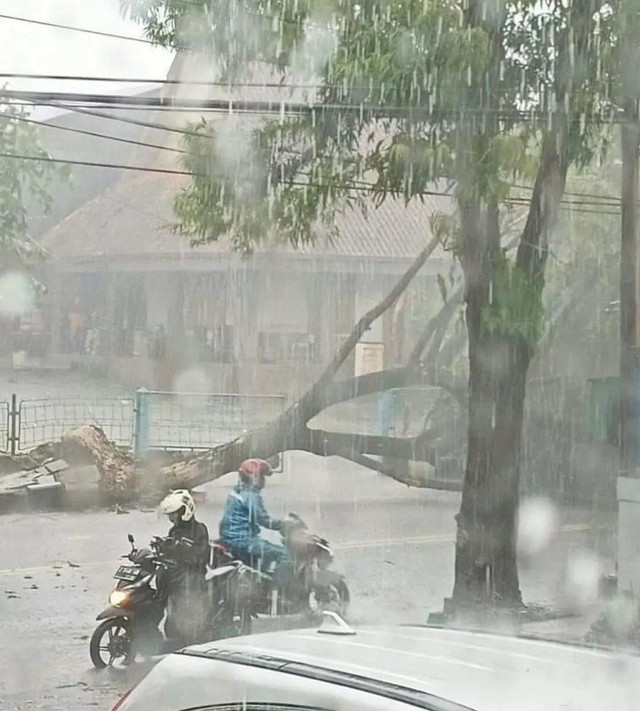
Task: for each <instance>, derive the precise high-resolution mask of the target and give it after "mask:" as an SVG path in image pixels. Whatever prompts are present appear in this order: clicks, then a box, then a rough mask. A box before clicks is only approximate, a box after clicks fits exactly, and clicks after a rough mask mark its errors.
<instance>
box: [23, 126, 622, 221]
mask: <svg viewBox="0 0 640 711" xmlns="http://www.w3.org/2000/svg"><path fill="white" fill-rule="evenodd" d="M14 118H15V119H16V120H18V121H21V122H24V123H28V124H33V125H37V126H42V127H44V128H49V129H54V130H59V131H66V132H68V133H76V134H80V135H85V136H91V137H94V138H98V139H101V140H106V141H114V142H117V143H124V144H129V145H133V146H137V147H141V148H149V149H153V150H160V151H167V152H170V153H175V154H179V155H186V151H184V150H183V149H180V148H173V147H171V146H164V145H161V144H157V143H148V142H145V141H137V140H135V139H130V138H124V137H121V136H111V135H109V134H105V133H99V132H97V131H88V130H85V129H81V128H73V127H71V126H59V125H57V124H52V123H48V122H44V121H37V120H35V119H30V118H26V117H24V116H16V117H14ZM158 128H159V127H158ZM187 133H188V132H187ZM191 135H197V134H191ZM201 137H202V138H212V137H211V136H201ZM353 184H354V185H362V186H364V187H367V188H371V187H372V186H371V183H367V182H366V181H364V180H353ZM511 187H512V188H516V189H518V190H532V188H531V186H528V185H518V184H513V185H511ZM447 194H449V193H442V196H445V195H447ZM563 194H564V195H565V196H569V197H578V198H585V199H584V200H571V201H570V202H571V205H574V206H579V205H585V206H592V207H595V205H594V200H596V201H598V203H597V205H598V206H600V207H613V208H615V207H619V206H620V199H619V198H616V197H615V196H613V195H594V194H590V193H579V192H570V191H565V192H564V193H563ZM509 199H510V200H516V199H518V198H515V197H512V198H509ZM522 200H526V199H525V198H522Z"/></svg>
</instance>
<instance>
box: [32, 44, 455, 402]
mask: <svg viewBox="0 0 640 711" xmlns="http://www.w3.org/2000/svg"><path fill="white" fill-rule="evenodd" d="M192 54H193V53H192ZM192 54H189V55H186V54H179V55H178V56H177V57H176V59H175V61H174V65H173V67H172V68H171V70H170V72H169V77H168V78H169V79H171V80H173V81H175V80H179V81H183V80H186V81H185V83H180V84H168V85H166V86H165V87H164V88H163V89H162V91H163V93H164V95H169V96H170V97H173V98H180V97H181V96H185V95H186V96H187V97H188V98H190V99H193V98H196V99H199V98H227V99H228V98H229V96H230V94H229V91H228V88H227V87H224V86H220V85H219V84H216V83H215V82H213V83H207V82H211V71H210V69H208V68H207V67H208V65H207V63H206V62H203V61H201V59H198V58H197V57H194V56H192ZM256 72H257V73H256V74H255V75H254V78H253V80H254V81H253V83H252V84H251V86H250V88H245V89H244V90H241V91H240V92H239V93H234V94H233V98H239V99H242V98H251V99H259V100H269V101H278V100H280V99H285V98H286V99H288V100H300V99H301V98H305V99H308V98H309V97H308V96H304V97H300V96H297V95H295V91H294V92H293V95H292V92H291V90H289V89H286V88H283V87H278V86H275V85H274V84H273V78H272V77H267V76H263V77H262V76H258V74H259V71H258V69H256ZM262 79H264V80H265V81H264V84H265V85H264V86H259V87H257V86H256V85H255V83H256V82H259V81H261V80H262ZM267 79H271V83H270V82H269V81H267ZM87 118H89V117H87ZM198 118H199V116H198V114H197V113H194V112H193V111H190V112H187V111H181V110H171V111H160V110H158V111H154V110H152V109H149V110H145V111H140V110H136V111H135V120H136V122H137V123H136V124H135V125H139V124H146V126H147V129H146V131H145V132H144V137H143V140H142V141H141V140H140V137H137V138H136V140H138V142H139V143H140V142H142V143H151V144H154V145H156V146H157V145H159V144H161V145H163V146H164V147H165V148H169V151H166V150H156V149H152V148H149V147H148V146H140V145H137V146H134V147H133V148H129V146H130V145H131V144H124V146H125V147H124V148H123V147H122V145H123V144H116V145H117V146H119V149H120V150H129V153H128V154H127V155H126V156H121V158H120V160H121V161H123V162H126V163H127V164H128V165H138V166H146V167H165V168H166V167H168V168H172V169H175V168H179V167H180V162H179V158H178V157H177V156H176V153H175V148H176V147H179V146H180V138H181V136H180V134H179V131H178V132H176V131H175V129H176V128H177V129H180V128H184V126H185V124H186V123H187V122H188V121H190V120H194V119H198ZM209 118H212V119H215V120H216V121H217V124H216V125H217V127H219V130H224V131H225V135H226V136H227V137H228V144H229V146H230V148H229V149H228V150H230V151H231V152H232V153H233V157H234V158H235V159H237V158H238V155H237V151H239V150H241V149H242V147H243V146H244V148H245V149H246V147H247V145H248V144H247V139H248V137H249V136H250V133H251V129H252V127H253V126H254V125H255V120H256V119H255V117H254V118H251V117H246V116H238V115H231V116H230V115H229V114H221V113H220V112H218V113H217V114H212V115H210V116H209ZM99 120H100V121H102V122H103V123H102V124H101V132H104V133H108V134H112V133H113V129H108V128H107V127H105V126H104V119H102V118H100V119H99ZM112 123H114V124H117V123H118V122H117V121H113V122H112ZM125 125H127V124H126V123H125ZM159 125H161V126H164V127H165V129H161V128H158V126H159ZM167 129H168V130H167ZM172 129H173V130H172ZM95 140H96V141H98V143H96V144H95V145H96V146H99V149H98V150H97V151H96V155H95V156H94V158H95V157H96V156H97V157H99V158H100V159H101V161H104V162H112V163H115V162H116V161H115V160H114V159H113V158H112V155H111V153H110V152H107V151H108V150H109V151H110V148H109V146H110V143H109V142H107V141H105V140H104V139H95ZM172 150H173V151H174V152H172ZM241 157H242V160H243V161H245V160H246V161H250V160H251V155H250V151H249V152H245V153H244V154H242V156H241ZM85 159H86V156H85ZM102 170H103V169H102ZM185 180H186V178H185V177H183V176H180V175H165V174H161V173H144V172H138V173H129V174H127V175H126V177H123V176H122V174H120V175H119V176H118V180H116V181H110V182H109V183H108V184H105V185H103V186H102V187H101V189H99V190H95V191H94V194H93V196H91V197H90V196H87V200H86V202H85V203H84V204H82V205H76V206H75V209H74V210H73V211H72V212H70V213H69V214H66V215H65V216H64V219H62V220H61V221H60V222H59V223H58V224H56V225H55V226H53V227H51V228H50V229H49V230H48V231H46V232H45V233H44V234H42V235H40V236H39V240H40V241H41V243H42V245H43V246H44V247H45V248H46V249H47V250H48V251H49V253H50V260H49V263H48V275H47V284H48V288H49V293H48V299H47V304H46V307H45V308H46V318H45V322H46V323H47V324H48V327H47V338H46V343H47V345H46V352H47V358H48V359H49V360H50V361H51V360H54V361H55V360H61V361H63V362H66V363H68V362H69V361H70V360H72V361H77V362H81V363H85V364H86V365H91V366H95V367H100V368H101V369H103V370H104V371H106V372H108V373H110V374H112V375H114V376H116V377H118V378H120V379H122V380H125V381H126V382H127V383H128V384H130V385H132V386H142V385H145V386H147V387H150V388H164V389H172V388H175V387H177V383H179V382H181V383H182V384H184V382H185V381H184V380H183V381H179V380H178V379H179V376H180V375H181V374H184V373H185V372H191V371H193V370H194V369H196V370H197V372H198V373H199V374H200V375H201V376H202V378H204V381H205V382H206V388H207V389H208V390H209V391H217V392H242V393H265V394H269V393H274V394H275V393H277V394H285V395H287V396H288V397H295V396H296V395H298V394H300V392H302V391H303V390H304V389H305V388H306V387H308V385H309V384H310V383H311V382H313V380H314V378H315V377H316V375H317V374H318V373H319V372H320V370H321V369H322V367H323V365H324V364H325V363H326V362H327V360H328V359H329V358H330V357H331V356H332V354H333V352H334V351H335V348H336V346H337V344H338V343H339V342H340V341H341V339H342V338H343V337H344V336H345V335H346V334H348V333H349V332H350V331H351V329H352V327H353V325H354V323H355V319H356V318H357V317H358V316H359V315H361V314H362V313H364V312H365V311H366V310H368V309H369V308H371V306H372V305H373V304H375V303H377V301H379V300H380V298H382V296H383V295H384V294H385V293H386V291H387V290H388V289H389V288H390V287H391V286H392V285H393V283H395V281H396V280H397V279H398V277H399V276H400V275H401V274H402V273H403V272H404V271H405V270H406V269H407V267H408V266H409V265H410V264H411V262H412V261H413V260H414V259H415V257H416V256H417V255H418V254H419V252H420V251H421V250H422V249H423V248H424V247H425V246H426V244H427V243H428V241H429V240H430V239H431V234H430V228H429V224H430V217H431V216H432V214H433V213H434V211H440V212H450V211H451V210H452V209H453V204H452V199H451V198H449V197H431V198H429V199H426V200H425V201H424V202H419V201H415V202H414V203H412V204H410V205H409V206H408V207H406V206H405V205H404V203H403V202H402V201H400V200H391V199H389V200H387V201H386V202H385V203H384V204H383V205H382V207H380V208H379V209H373V207H372V208H371V209H369V210H368V211H367V216H365V215H364V214H362V213H361V212H359V211H356V210H347V211H345V212H344V213H343V214H342V215H341V216H340V217H339V218H338V225H337V227H338V230H339V236H338V237H337V238H335V239H334V240H333V241H330V240H328V239H326V238H324V237H323V236H322V235H320V236H319V238H318V239H317V240H316V242H315V244H313V245H306V246H303V247H301V248H300V249H298V250H297V251H294V250H293V249H292V248H290V247H286V246H283V245H281V244H277V243H276V241H274V240H271V241H269V240H265V242H264V244H263V245H261V246H260V247H259V248H258V249H257V250H256V253H255V254H254V255H253V256H251V257H249V258H244V259H243V258H242V257H241V256H239V255H238V254H236V253H235V252H234V251H233V250H232V249H231V247H230V245H229V244H228V242H227V241H226V240H225V239H220V240H219V241H217V242H215V243H212V244H210V245H207V246H202V247H197V248H192V247H191V246H190V245H189V242H188V240H186V239H185V238H180V237H178V236H176V235H175V234H173V232H172V231H171V229H170V223H172V222H173V221H174V218H173V212H172V210H173V202H174V198H175V195H176V194H177V193H178V191H179V190H180V187H181V185H182V184H183V181H185ZM450 267H451V257H450V256H449V255H448V254H445V253H444V252H441V253H440V254H439V255H438V256H434V257H432V258H431V259H430V260H429V262H428V263H427V265H426V266H425V267H424V268H423V270H422V271H421V273H420V277H419V283H421V284H422V286H423V287H424V288H427V289H429V288H430V286H431V285H432V286H433V287H434V288H433V293H434V294H437V293H438V292H437V289H436V288H435V279H436V276H437V275H438V274H446V273H448V271H449V269H450ZM410 308H411V307H410V306H407V304H406V302H405V307H404V308H403V307H402V304H399V305H398V307H397V308H396V309H395V310H394V311H393V312H389V313H388V314H386V315H385V317H384V318H383V319H380V322H379V323H376V324H375V325H374V327H373V328H372V329H371V331H369V332H368V333H367V334H366V335H365V337H364V339H363V340H364V341H365V343H366V345H363V346H360V347H359V348H358V350H357V352H356V354H355V355H354V357H353V358H352V359H351V362H350V363H349V364H348V366H346V367H349V368H351V372H352V373H353V372H363V370H372V369H373V370H375V369H378V368H380V367H382V366H383V365H389V364H394V363H397V362H401V360H402V357H403V356H405V355H406V354H407V353H408V351H409V349H410V348H411V345H412V341H413V340H414V338H413V335H414V334H413V332H412V329H413V331H415V330H416V329H417V328H419V325H417V324H416V321H415V319H413V320H412V319H408V318H406V315H407V314H406V312H407V311H408V310H409V309H410Z"/></svg>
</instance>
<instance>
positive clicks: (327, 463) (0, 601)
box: [0, 454, 610, 711]
mask: <svg viewBox="0 0 640 711" xmlns="http://www.w3.org/2000/svg"><path fill="white" fill-rule="evenodd" d="M293 472H295V473H296V474H295V476H294V475H293ZM232 484H233V479H232V478H231V477H227V478H225V479H223V480H221V481H219V482H216V483H215V484H212V485H209V486H208V487H206V492H207V501H206V503H204V504H202V505H201V507H200V512H199V515H200V518H201V519H202V520H204V521H205V523H206V524H207V525H208V526H209V528H210V532H211V533H212V534H215V532H216V529H217V521H218V519H219V517H220V512H221V508H222V504H223V501H224V498H225V496H226V493H227V491H228V490H229V488H230V486H231V485H232ZM265 499H266V502H267V505H268V507H269V508H271V509H272V511H273V513H274V514H277V515H284V514H285V513H286V512H287V511H289V510H292V509H293V510H295V511H296V512H297V513H299V514H300V515H301V516H303V518H305V520H306V521H307V523H308V524H309V526H310V528H312V529H313V530H315V531H317V532H318V533H320V534H323V535H326V536H327V538H329V540H330V541H331V542H332V543H333V544H334V547H335V549H336V568H337V569H339V570H340V572H342V573H344V574H345V575H346V577H347V580H348V582H349V584H350V586H351V589H352V597H353V605H352V609H351V615H350V617H351V620H352V621H353V622H355V623H360V622H373V623H375V622H425V621H426V618H427V615H428V613H429V612H431V611H437V610H439V609H441V607H442V600H443V598H444V597H445V596H447V595H448V594H449V593H450V592H451V586H452V582H453V533H454V520H453V516H454V514H455V513H456V511H457V508H458V502H459V498H458V495H457V494H452V493H448V492H436V491H417V490H411V489H408V488H405V487H402V486H401V485H399V484H397V483H395V482H393V481H391V480H388V479H386V478H384V477H381V476H378V475H377V474H374V473H372V472H368V471H364V470H361V469H359V468H357V467H355V466H353V465H349V464H347V463H345V462H343V461H341V460H320V459H316V458H314V457H311V456H310V455H305V454H291V455H289V456H288V458H287V464H286V468H285V472H284V473H282V474H277V475H275V476H274V478H273V480H272V481H271V482H270V483H269V486H268V488H267V490H266V492H265ZM560 516H561V520H560V521H559V526H560V528H564V530H563V531H562V532H559V533H558V534H557V537H555V538H554V539H553V540H552V541H551V543H550V545H549V546H548V547H547V548H546V549H545V551H544V552H543V553H541V554H540V555H538V556H537V557H534V558H533V559H530V560H529V561H528V562H527V564H526V565H524V566H522V567H521V578H522V588H523V593H524V596H525V598H526V599H527V600H529V601H550V600H552V599H557V597H558V595H564V594H565V593H566V584H567V576H569V577H571V576H572V575H573V577H574V578H575V577H576V574H575V573H571V565H570V562H571V560H573V559H575V558H576V556H577V558H578V559H579V560H581V561H584V560H585V555H586V556H587V560H593V555H594V552H596V553H597V554H598V556H600V560H601V561H602V564H603V566H604V567H605V569H606V568H607V567H608V566H609V565H610V560H609V554H610V551H609V549H608V545H609V542H608V540H607V539H608V533H607V532H605V533H603V532H602V530H600V529H597V530H596V528H597V527H596V528H594V526H593V524H594V520H592V515H591V514H590V513H589V512H580V511H564V512H562V513H561V514H560ZM595 523H597V524H600V523H601V521H600V520H598V521H597V522H595ZM165 530H166V523H165V521H163V520H162V519H159V518H158V516H157V514H156V513H155V512H143V511H132V512H131V513H129V514H126V515H118V514H115V513H112V512H104V511H100V512H87V513H47V514H30V515H8V516H3V517H0V540H1V541H2V545H1V547H0V620H1V623H0V709H1V710H2V711H17V710H20V711H31V710H32V709H33V710H35V709H37V710H38V711H61V710H62V709H64V710H65V711H80V709H88V708H96V709H100V710H102V709H104V710H105V711H107V710H108V709H110V708H111V706H112V704H113V703H114V702H115V700H116V699H117V697H118V695H119V693H121V692H122V691H123V690H125V689H126V688H128V687H129V686H130V685H131V684H132V683H133V682H134V681H135V680H136V679H137V678H139V677H140V676H141V675H142V674H143V673H144V671H145V667H144V665H134V668H132V669H131V670H129V671H128V672H127V673H126V674H124V673H116V672H112V673H108V672H95V671H93V670H92V668H91V663H90V660H89V655H88V641H89V636H90V635H91V633H92V631H93V629H94V626H95V621H94V620H95V616H96V614H97V613H98V612H99V611H100V610H101V609H102V608H103V607H104V606H105V605H106V602H107V598H108V595H109V592H110V590H111V588H112V575H113V573H114V571H115V568H116V566H117V564H118V557H119V555H121V554H123V553H126V552H127V550H128V544H127V540H126V534H127V532H131V533H133V534H134V535H135V536H136V539H137V541H138V543H140V544H146V542H147V541H148V540H149V538H150V537H151V536H152V535H153V534H158V533H163V532H164V531H165ZM574 567H575V566H574ZM583 567H584V566H583ZM587 567H588V566H587ZM567 571H569V573H568V572H567ZM587 572H588V571H587ZM579 573H580V570H578V581H579V580H580V576H579ZM582 574H583V576H584V574H585V573H584V570H583V571H582ZM587 598H588V595H587ZM582 602H585V603H587V602H589V600H587V599H584V600H582Z"/></svg>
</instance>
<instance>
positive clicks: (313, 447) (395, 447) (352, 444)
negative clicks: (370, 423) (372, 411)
mask: <svg viewBox="0 0 640 711" xmlns="http://www.w3.org/2000/svg"><path fill="white" fill-rule="evenodd" d="M307 436H308V441H307V445H308V446H307V447H305V449H306V451H309V452H311V453H312V454H318V455H320V456H322V457H324V456H327V452H331V451H334V452H335V451H341V452H350V453H357V454H374V455H376V456H386V457H397V458H398V459H411V460H414V461H420V462H429V464H432V465H435V459H436V451H435V448H434V446H433V438H434V436H435V433H434V431H433V430H426V431H425V432H422V433H421V434H420V435H418V436H417V437H412V438H407V439H403V438H400V437H381V436H378V435H366V434H356V433H354V434H351V433H348V434H345V433H342V432H329V431H327V430H316V429H309V430H308V435H307Z"/></svg>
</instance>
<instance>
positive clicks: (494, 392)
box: [453, 339, 530, 607]
mask: <svg viewBox="0 0 640 711" xmlns="http://www.w3.org/2000/svg"><path fill="white" fill-rule="evenodd" d="M469 350H470V377H469V386H470V393H469V435H468V455H467V466H466V471H465V477H464V484H463V490H462V504H461V508H460V513H459V515H458V535H457V541H456V564H455V586H454V590H453V601H454V604H456V605H459V606H462V607H467V606H477V605H478V604H486V603H491V604H500V605H503V606H507V607H518V606H520V605H521V604H522V596H521V593H520V584H519V579H518V567H517V560H516V535H517V511H518V498H519V485H520V454H521V444H522V421H523V413H524V399H525V384H526V378H527V371H528V367H529V360H530V357H529V353H528V349H527V348H526V347H523V346H521V345H520V344H517V343H510V342H508V341H505V340H500V339H484V340H483V342H482V343H477V342H476V343H475V344H474V345H472V346H470V349H469Z"/></svg>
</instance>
